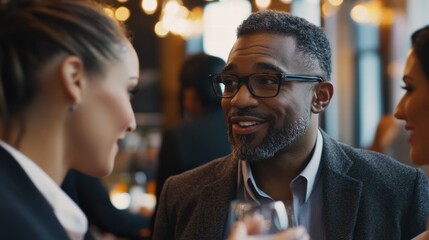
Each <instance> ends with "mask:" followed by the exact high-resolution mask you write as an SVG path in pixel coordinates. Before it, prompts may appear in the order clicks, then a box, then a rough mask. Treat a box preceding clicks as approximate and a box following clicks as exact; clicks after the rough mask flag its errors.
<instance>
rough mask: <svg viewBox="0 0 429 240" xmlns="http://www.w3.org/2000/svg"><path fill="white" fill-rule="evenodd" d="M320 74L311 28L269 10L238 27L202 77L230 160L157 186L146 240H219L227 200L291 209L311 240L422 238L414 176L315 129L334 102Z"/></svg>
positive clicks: (424, 192) (422, 208)
mask: <svg viewBox="0 0 429 240" xmlns="http://www.w3.org/2000/svg"><path fill="white" fill-rule="evenodd" d="M330 74H331V50H330V46H329V42H328V40H327V38H326V36H325V34H324V33H323V31H322V30H321V29H320V28H318V27H317V26H315V25H313V24H311V23H309V22H308V21H306V20H304V19H302V18H299V17H295V16H292V15H289V14H287V13H284V12H279V11H270V10H268V11H260V12H257V13H253V14H252V15H251V16H250V17H249V18H248V19H246V20H245V21H244V22H243V23H242V25H241V26H240V27H239V28H238V31H237V40H236V42H235V44H234V46H233V48H232V50H231V52H230V55H229V58H228V61H227V63H226V66H225V67H224V69H223V71H222V72H221V73H220V74H214V75H212V83H213V88H214V91H215V93H216V94H217V95H218V96H219V97H221V98H222V103H221V105H222V109H223V112H224V117H225V123H226V126H227V133H228V137H229V141H230V143H231V147H232V154H231V155H228V156H226V157H223V158H221V159H218V160H216V161H213V162H211V163H209V164H207V165H205V166H203V167H200V168H198V169H196V170H193V171H190V172H187V173H184V174H182V175H179V176H176V177H173V178H170V179H169V180H167V182H166V183H165V185H164V189H163V193H162V194H161V199H160V205H159V212H158V214H157V217H156V225H155V233H154V239H225V238H226V237H227V236H228V231H229V229H228V224H227V222H228V208H229V203H230V201H231V200H234V199H241V200H247V201H253V202H261V201H266V200H269V201H273V200H280V201H283V202H289V201H292V202H293V207H294V211H295V218H296V222H297V224H298V225H302V226H304V227H305V228H306V229H307V231H308V233H309V234H310V236H311V239H411V238H412V237H414V236H416V235H417V234H418V233H419V232H421V231H424V229H425V221H426V219H427V216H428V215H429V206H427V205H426V204H424V200H425V199H429V190H428V182H427V179H426V177H425V175H424V174H423V172H421V171H419V170H417V169H414V168H411V167H406V166H404V165H401V164H399V163H398V162H397V161H396V160H394V159H392V158H390V157H387V156H385V155H381V154H378V153H375V152H370V151H365V150H359V149H355V148H352V147H350V146H347V145H344V144H340V143H338V142H337V141H335V140H333V139H332V138H330V137H329V136H328V135H327V134H326V133H324V132H323V131H322V130H321V129H319V115H320V114H321V113H322V112H323V111H324V110H325V109H326V108H327V107H328V105H329V102H330V100H331V98H332V96H333V93H334V86H333V85H332V83H331V82H330V81H329V80H330ZM195 147H196V148H197V147H198V146H195Z"/></svg>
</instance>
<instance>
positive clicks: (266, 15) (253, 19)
mask: <svg viewBox="0 0 429 240" xmlns="http://www.w3.org/2000/svg"><path fill="white" fill-rule="evenodd" d="M253 33H272V34H279V35H285V36H290V37H293V38H294V39H295V41H296V44H297V48H298V50H299V51H300V52H301V53H303V57H304V62H303V63H302V64H304V65H305V66H307V67H309V68H310V69H311V68H314V67H315V65H316V66H317V65H319V66H318V67H320V69H322V71H323V76H321V77H323V78H324V79H325V80H328V81H329V80H330V78H331V71H332V70H331V47H330V45H329V41H328V39H327V38H326V35H325V33H324V32H323V30H322V29H321V28H319V27H318V26H316V25H314V24H312V23H310V22H309V21H307V20H305V19H304V18H301V17H297V16H293V15H291V14H289V13H287V12H282V11H276V10H262V11H258V12H254V13H252V14H251V15H250V16H249V17H248V18H247V19H246V20H244V21H243V23H242V24H241V25H240V26H239V27H238V29H237V37H241V36H243V35H248V34H253Z"/></svg>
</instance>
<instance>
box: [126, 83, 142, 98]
mask: <svg viewBox="0 0 429 240" xmlns="http://www.w3.org/2000/svg"><path fill="white" fill-rule="evenodd" d="M140 90H141V86H140V85H137V86H135V87H133V88H130V89H128V95H129V96H130V99H132V98H133V97H134V96H135V95H136V94H137V93H138V92H139V91H140Z"/></svg>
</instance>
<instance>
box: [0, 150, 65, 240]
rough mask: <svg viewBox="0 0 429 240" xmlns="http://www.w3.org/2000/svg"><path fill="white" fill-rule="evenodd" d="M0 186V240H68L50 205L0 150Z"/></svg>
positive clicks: (23, 173)
mask: <svg viewBox="0 0 429 240" xmlns="http://www.w3.org/2000/svg"><path fill="white" fill-rule="evenodd" d="M0 184H1V187H0V239H8V240H9V239H14V240H21V239H22V240H28V239H35V240H39V239H40V240H63V239H64V240H65V239H68V236H67V234H66V232H65V230H64V228H63V227H62V225H61V224H60V222H59V221H58V219H57V217H56V216H55V214H54V210H53V209H52V207H51V205H49V203H48V201H47V200H46V199H45V197H44V196H43V195H42V194H41V193H40V192H39V190H38V189H37V188H36V186H35V185H34V184H33V182H32V181H31V180H30V178H29V177H28V175H27V174H26V173H25V172H24V170H23V169H22V168H21V166H20V165H19V164H18V162H17V161H16V160H15V159H14V158H13V157H12V156H11V155H10V154H9V153H8V152H6V150H4V149H3V148H2V147H0Z"/></svg>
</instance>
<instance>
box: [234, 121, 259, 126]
mask: <svg viewBox="0 0 429 240" xmlns="http://www.w3.org/2000/svg"><path fill="white" fill-rule="evenodd" d="M257 124H258V123H257V122H239V123H238V125H240V127H248V126H253V125H257Z"/></svg>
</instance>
